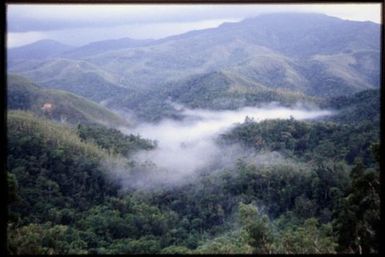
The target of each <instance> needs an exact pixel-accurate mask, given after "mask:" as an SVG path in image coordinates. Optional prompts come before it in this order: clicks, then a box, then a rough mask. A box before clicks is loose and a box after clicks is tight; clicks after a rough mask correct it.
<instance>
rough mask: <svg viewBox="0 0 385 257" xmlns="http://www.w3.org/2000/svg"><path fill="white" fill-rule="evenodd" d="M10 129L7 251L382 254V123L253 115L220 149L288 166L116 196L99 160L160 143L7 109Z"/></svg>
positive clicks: (241, 167)
mask: <svg viewBox="0 0 385 257" xmlns="http://www.w3.org/2000/svg"><path fill="white" fill-rule="evenodd" d="M7 126H8V145H7V151H8V156H7V171H8V172H7V177H8V190H9V199H8V202H9V223H8V233H7V235H8V251H9V252H10V253H13V254H27V253H28V254H32V253H33V254H95V253H98V254H122V253H123V254H129V253H131V254H132V253H148V254H153V253H167V254H174V253H179V254H194V253H195V254H203V253H206V254H210V253H223V254H230V253H231V254H236V253H285V254H287V253H290V254H291V253H360V252H362V253H375V252H378V249H379V241H378V240H379V238H378V234H379V228H380V226H379V222H380V220H379V217H380V213H379V209H380V208H379V204H380V202H379V192H380V185H379V167H378V160H379V145H378V144H377V143H376V142H377V141H378V129H377V128H375V127H360V126H356V127H354V126H352V125H346V124H335V123H324V122H299V121H295V120H292V119H289V120H272V121H264V122H261V123H255V122H253V121H251V120H250V119H248V120H247V121H246V122H245V123H243V124H240V125H239V126H237V127H235V128H234V129H233V130H232V131H230V132H229V133H227V134H225V135H223V136H222V139H221V144H222V145H223V147H226V146H227V144H228V143H230V142H231V143H234V142H238V143H241V144H243V145H244V147H246V148H249V147H252V148H254V149H255V150H256V151H260V152H264V151H271V150H273V151H279V152H280V153H281V154H282V155H283V156H284V157H286V158H290V159H291V160H293V161H290V162H283V163H275V164H274V163H273V164H271V165H267V164H265V165H258V164H251V163H248V162H247V160H242V159H240V160H239V161H238V163H237V164H236V165H235V166H234V167H232V168H226V169H224V170H220V171H217V172H212V173H202V174H200V175H198V177H197V179H196V180H194V181H191V182H188V183H185V184H183V185H181V186H171V187H168V186H165V187H158V188H153V189H152V190H141V189H135V188H130V189H128V190H126V191H124V192H120V190H119V186H118V185H117V184H116V183H115V180H113V179H112V180H111V179H110V178H111V177H110V176H109V175H108V173H109V172H110V171H109V170H108V169H106V167H105V166H103V165H101V161H103V160H105V159H107V158H110V159H111V158H113V156H114V155H115V154H120V155H123V156H131V154H132V153H133V152H135V151H138V150H149V149H153V148H154V147H156V145H155V144H154V143H153V142H151V141H148V140H145V139H142V138H140V137H139V136H133V135H129V136H125V135H123V134H121V133H120V132H118V131H117V130H114V129H108V128H105V127H102V126H100V125H97V126H95V125H79V126H78V127H77V128H67V127H64V126H63V125H60V124H55V123H53V122H51V121H49V120H47V119H42V118H38V117H37V116H35V115H34V114H31V113H26V112H22V111H9V112H8V120H7ZM362 126H364V125H362ZM364 132H365V133H364ZM364 135H366V136H364ZM358 138H361V140H358ZM355 141H358V142H356V144H357V145H356V150H355V151H354V152H351V150H350V144H352V143H353V142H355ZM362 142H365V144H362ZM305 143H306V144H305ZM325 148H326V149H327V151H326V150H323V149H325ZM343 149H345V150H343ZM351 149H355V148H354V145H353V146H352V148H351ZM330 153H332V154H330ZM111 154H112V155H111ZM127 167H129V166H127ZM129 170H130V169H129V168H127V172H129Z"/></svg>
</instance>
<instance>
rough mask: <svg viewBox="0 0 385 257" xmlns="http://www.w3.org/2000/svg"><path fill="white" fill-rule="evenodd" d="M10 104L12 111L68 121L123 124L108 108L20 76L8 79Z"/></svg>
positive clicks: (8, 102) (8, 99)
mask: <svg viewBox="0 0 385 257" xmlns="http://www.w3.org/2000/svg"><path fill="white" fill-rule="evenodd" d="M7 84H8V87H7V105H8V109H9V110H13V109H18V110H26V111H31V112H33V113H35V114H37V115H39V116H46V117H48V118H51V119H54V120H57V121H66V122H68V123H72V124H77V123H99V124H104V125H108V126H116V125H123V124H125V121H123V120H122V119H121V118H120V117H119V116H118V115H116V114H114V113H113V112H111V111H109V110H108V109H106V108H105V107H103V106H101V105H99V104H97V103H94V102H92V101H90V100H87V99H85V98H83V97H80V96H77V95H74V94H71V93H69V92H65V91H61V90H56V89H44V88H41V87H39V86H38V85H36V84H34V83H32V82H31V81H29V80H27V79H25V78H23V77H21V76H17V75H13V74H11V75H8V78H7Z"/></svg>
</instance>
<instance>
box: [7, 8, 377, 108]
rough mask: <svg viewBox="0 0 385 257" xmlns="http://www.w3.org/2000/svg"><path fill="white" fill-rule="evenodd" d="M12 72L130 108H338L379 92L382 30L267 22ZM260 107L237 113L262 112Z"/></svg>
mask: <svg viewBox="0 0 385 257" xmlns="http://www.w3.org/2000/svg"><path fill="white" fill-rule="evenodd" d="M9 70H10V71H12V72H15V73H19V74H21V75H23V76H26V77H28V78H30V79H32V80H34V81H36V82H38V83H39V84H41V85H43V86H45V87H53V88H60V89H62V90H68V91H71V92H74V93H76V94H79V95H82V96H85V97H87V98H90V99H92V100H95V101H104V100H108V103H110V104H112V105H117V104H119V105H120V104H121V105H122V106H124V107H127V106H130V108H135V106H133V103H138V105H141V106H144V105H145V104H146V103H145V102H143V101H146V100H144V99H148V101H152V102H156V101H158V102H159V101H163V100H164V96H165V95H170V96H171V97H174V98H176V99H178V98H179V100H181V101H187V99H188V98H192V97H193V98H194V99H190V100H189V102H190V103H193V102H196V103H198V102H201V103H203V102H205V103H206V105H207V106H217V107H219V106H228V104H227V103H225V101H232V100H229V99H225V98H224V97H225V96H226V97H236V95H237V94H238V95H239V94H241V95H242V94H243V96H242V97H241V98H242V99H243V98H245V97H246V96H247V95H249V94H252V93H253V94H254V93H255V92H258V94H259V95H263V94H262V93H263V92H264V94H265V95H268V94H269V95H271V94H272V92H275V93H277V94H286V95H297V96H298V95H299V96H301V97H313V98H324V97H326V98H328V97H335V96H341V95H349V94H354V93H357V92H360V91H363V90H367V89H375V88H378V87H379V85H380V81H379V77H380V25H378V24H375V23H371V22H356V21H347V20H342V19H338V18H334V17H330V16H326V15H321V14H304V13H279V14H266V15H260V16H257V17H255V18H251V19H246V20H244V21H241V22H237V23H225V24H223V25H221V26H219V27H218V28H212V29H205V30H198V31H192V32H188V33H185V34H181V35H177V36H171V37H167V38H164V39H160V40H154V41H136V40H131V39H121V40H112V41H103V42H95V43H92V44H89V45H88V46H84V47H82V48H77V49H71V50H70V51H67V52H66V53H62V54H61V55H60V56H58V57H55V58H53V57H52V58H49V59H46V60H42V61H36V60H29V61H28V60H26V61H24V62H23V63H18V64H17V65H14V66H12V67H10V68H9ZM207 74H212V75H207ZM214 74H216V75H214ZM221 74H222V75H221ZM227 86H230V87H229V88H228V87H227ZM156 92H159V93H158V95H159V99H156V100H155V99H154V97H156V95H157V93H156ZM225 92H226V93H225ZM228 92H232V93H231V94H229V93H228ZM239 92H243V93H239ZM207 94H210V95H211V96H210V97H209V98H207V99H206V98H205V97H206V96H207ZM149 95H152V96H153V97H149ZM177 95H178V97H176V96H177ZM143 96H148V97H146V98H143ZM249 98H250V97H249ZM276 98H277V99H279V98H280V97H276ZM122 99H125V100H122ZM204 99H206V100H204ZM234 99H235V98H234ZM251 99H252V100H240V101H238V100H237V101H235V102H237V104H230V105H233V106H236V105H237V106H236V107H240V106H241V105H243V104H252V105H255V104H257V103H258V102H260V97H254V98H251ZM265 99H266V98H265ZM265 99H262V100H265ZM199 105H200V104H199ZM143 108H144V107H143ZM146 108H147V109H148V107H146ZM157 110H158V109H156V111H157ZM148 111H149V112H150V111H155V110H150V109H148Z"/></svg>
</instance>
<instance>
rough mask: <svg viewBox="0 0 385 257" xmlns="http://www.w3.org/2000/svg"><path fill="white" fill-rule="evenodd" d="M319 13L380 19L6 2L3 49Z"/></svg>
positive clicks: (340, 7)
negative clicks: (253, 18)
mask: <svg viewBox="0 0 385 257" xmlns="http://www.w3.org/2000/svg"><path fill="white" fill-rule="evenodd" d="M287 11H290V12H293V11H295V12H318V13H324V14H327V15H330V16H335V17H339V18H342V19H348V20H356V21H372V22H376V23H381V4H379V3H378V4H366V3H365V4H286V5H283V4H274V5H272V4H231V5H230V4H228V5H225V4H221V5H214V4H205V5H202V4H200V5H198V4H196V5H191V4H184V5H182V4H179V5H176V4H163V5H162V4H146V5H145V4H141V5H139V4H136V5H134V4H126V5H118V4H115V5H112V4H110V5H96V4H92V5H85V4H72V5H69V4H51V5H42V4H9V5H7V30H8V31H7V44H8V47H16V46H22V45H24V44H29V43H33V42H35V41H38V40H41V39H53V40H58V41H60V42H62V43H66V44H70V45H77V46H78V45H83V44H87V43H89V42H92V41H98V40H106V39H117V38H124V37H130V38H136V39H144V38H154V39H157V38H162V37H166V36H170V35H175V34H180V33H183V32H187V31H190V30H195V29H204V28H212V27H217V26H219V25H220V24H221V23H223V22H235V21H240V20H243V19H245V18H248V17H254V16H257V15H259V14H261V13H271V12H287Z"/></svg>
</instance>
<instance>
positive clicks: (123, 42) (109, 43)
mask: <svg viewBox="0 0 385 257" xmlns="http://www.w3.org/2000/svg"><path fill="white" fill-rule="evenodd" d="M154 42H156V40H153V39H143V40H137V39H131V38H121V39H113V40H103V41H98V42H93V43H89V44H87V45H85V46H81V47H78V48H76V49H72V50H69V51H66V52H64V53H63V54H62V56H64V57H68V58H71V57H72V58H79V57H86V56H91V55H96V54H101V53H104V52H106V51H113V50H117V49H124V48H134V47H139V46H147V45H150V44H152V43H154Z"/></svg>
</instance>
